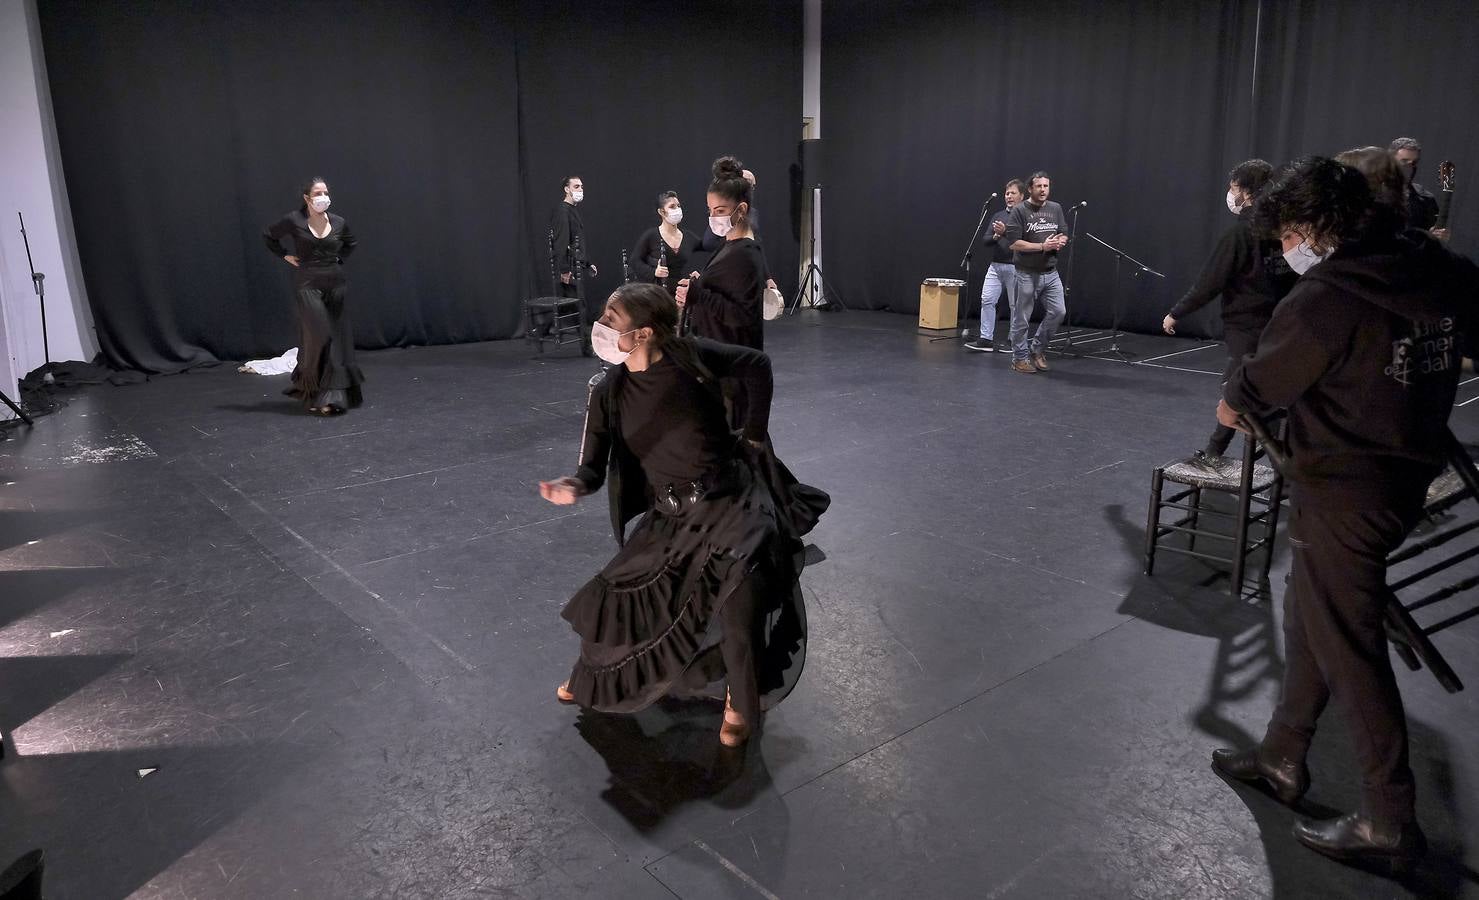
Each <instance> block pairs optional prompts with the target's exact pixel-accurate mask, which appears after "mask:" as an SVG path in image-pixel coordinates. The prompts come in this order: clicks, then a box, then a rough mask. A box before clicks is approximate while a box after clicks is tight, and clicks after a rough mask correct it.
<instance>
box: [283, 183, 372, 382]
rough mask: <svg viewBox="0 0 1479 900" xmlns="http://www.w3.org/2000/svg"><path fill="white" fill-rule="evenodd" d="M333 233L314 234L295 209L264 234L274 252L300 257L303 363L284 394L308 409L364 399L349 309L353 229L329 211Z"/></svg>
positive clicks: (296, 276)
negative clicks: (348, 271) (348, 263)
mask: <svg viewBox="0 0 1479 900" xmlns="http://www.w3.org/2000/svg"><path fill="white" fill-rule="evenodd" d="M328 218H329V233H328V234H327V235H325V236H324V237H319V236H317V235H315V234H314V233H313V232H312V231H311V230H309V228H308V214H307V213H305V212H304V211H303V210H301V209H299V210H294V211H293V212H290V213H288V214H287V215H285V216H283V217H282V218H281V219H279V220H278V221H277V222H275V223H273V225H272V226H271V227H269V228H268V229H267V230H266V231H265V232H263V234H262V239H263V240H264V241H265V242H266V244H267V249H268V250H271V251H272V253H273V255H274V256H277V257H278V258H279V259H280V258H282V257H284V256H289V255H291V256H296V257H297V258H298V265H297V266H296V267H295V268H294V269H293V282H294V290H295V293H296V296H297V300H298V367H297V368H296V369H294V370H293V383H292V386H291V387H289V388H288V389H287V390H286V391H284V393H286V394H287V395H288V396H290V397H297V398H298V399H299V400H300V401H302V403H303V405H304V406H305V407H307V408H310V409H313V408H319V407H325V406H334V407H339V408H340V409H350V408H353V407H356V406H359V405H360V404H361V403H362V402H363V395H362V394H361V392H360V385H361V384H362V383H363V382H364V380H365V376H364V373H363V372H361V371H360V368H359V366H358V365H356V364H355V360H354V329H353V328H351V327H350V324H349V316H348V315H347V314H346V312H345V309H344V301H345V297H346V295H347V293H348V290H349V279H348V278H346V277H345V275H344V260H345V258H347V257H348V256H349V254H350V253H352V252H354V248H355V244H356V243H358V242H357V241H356V240H355V237H354V232H352V231H350V230H349V226H348V225H347V224H346V223H345V222H344V218H343V217H342V216H336V215H334V214H333V213H329V216H328Z"/></svg>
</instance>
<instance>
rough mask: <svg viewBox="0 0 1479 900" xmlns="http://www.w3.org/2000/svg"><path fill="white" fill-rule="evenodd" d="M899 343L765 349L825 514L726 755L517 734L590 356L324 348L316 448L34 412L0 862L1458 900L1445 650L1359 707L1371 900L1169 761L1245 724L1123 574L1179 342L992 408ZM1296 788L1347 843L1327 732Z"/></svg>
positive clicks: (435, 878)
mask: <svg viewBox="0 0 1479 900" xmlns="http://www.w3.org/2000/svg"><path fill="white" fill-rule="evenodd" d="M913 325H914V323H913V322H912V321H911V320H909V319H907V318H905V317H900V316H891V315H887V314H881V313H879V314H870V313H862V312H851V313H845V314H841V315H835V316H823V315H820V314H815V313H812V314H807V315H803V316H801V317H798V318H795V319H787V320H786V321H784V322H780V323H775V324H774V325H772V326H768V328H769V331H770V333H769V334H768V335H767V343H768V344H769V345H770V347H771V349H772V352H773V356H774V359H775V371H776V377H777V391H776V398H777V400H776V407H775V413H774V418H773V423H772V433H773V436H774V440H775V444H776V447H777V448H778V450H779V452H780V454H781V455H782V457H783V458H784V459H785V460H786V461H787V462H788V463H789V464H790V465H791V467H792V468H793V469H794V470H795V471H796V473H797V474H798V476H800V477H801V478H802V479H803V480H806V481H809V482H811V483H813V484H816V485H819V486H821V487H824V488H826V489H827V490H829V491H830V492H831V493H832V496H833V498H834V505H833V507H832V510H831V511H830V512H829V513H828V515H827V516H826V518H825V519H824V520H823V522H822V524H821V526H820V527H819V528H818V529H817V531H816V532H815V533H814V534H813V535H812V540H814V542H815V544H816V545H817V549H818V550H819V551H820V553H814V554H813V556H814V557H817V558H818V561H817V562H816V563H815V564H814V565H813V566H811V567H810V568H809V569H808V570H807V573H806V576H805V582H804V584H805V589H806V595H807V601H808V606H809V610H810V616H811V629H812V643H811V655H810V658H809V664H808V666H807V670H806V673H805V675H804V676H803V678H802V681H801V684H800V687H799V688H798V689H797V691H796V693H795V694H794V695H793V696H792V697H791V698H790V699H789V700H788V701H787V702H786V703H785V704H784V705H782V706H781V707H780V708H779V709H778V710H777V711H775V712H774V713H772V714H771V715H770V717H769V719H768V721H767V722H766V726H765V731H764V733H763V736H762V737H761V738H760V739H758V740H756V741H754V742H753V743H752V745H751V746H750V747H749V748H748V749H747V750H746V751H744V752H741V753H738V754H726V753H721V752H720V748H719V746H718V742H717V739H716V735H717V731H718V726H719V721H720V707H719V704H718V703H717V702H715V703H704V702H686V703H677V702H673V703H665V704H662V705H660V706H658V707H655V708H653V709H650V710H648V711H646V712H644V713H643V714H641V715H639V716H636V717H630V718H620V717H607V716H601V715H596V714H589V713H582V712H580V711H579V710H576V709H572V708H568V707H564V706H560V705H559V704H557V703H556V702H555V699H554V688H555V686H556V685H557V684H559V683H560V681H561V680H562V679H563V678H564V677H565V675H566V674H567V672H568V667H569V664H570V662H571V660H572V658H573V654H574V653H575V650H576V644H575V640H574V638H573V636H572V635H571V634H570V633H569V631H568V628H567V627H566V626H565V624H564V623H563V621H562V620H561V619H560V618H559V610H560V608H561V606H562V604H563V603H564V601H565V599H566V598H567V597H568V596H569V595H570V594H571V592H572V591H573V590H574V589H575V588H576V587H577V586H578V585H579V584H581V583H582V582H583V581H584V580H585V579H586V578H588V577H589V576H590V575H591V574H592V573H593V572H594V571H595V570H596V569H597V568H598V567H599V566H600V565H601V564H602V562H603V561H604V560H605V559H606V558H608V557H609V556H610V554H611V553H612V552H613V549H614V545H613V543H612V540H611V537H610V535H609V532H608V522H607V514H606V506H605V500H604V497H600V498H592V499H591V500H588V501H586V502H584V503H583V504H582V505H579V506H576V507H573V508H566V507H555V506H551V505H548V504H546V503H544V502H542V501H541V500H540V499H539V498H538V496H537V493H536V489H535V482H536V480H538V479H540V478H549V477H554V476H558V475H561V474H567V473H568V472H570V470H571V469H572V468H573V466H574V463H575V458H576V453H577V445H578V439H579V429H580V425H581V415H582V410H583V400H584V384H585V381H586V379H587V378H588V377H589V375H590V374H591V373H592V371H593V365H592V363H591V361H589V360H584V359H581V358H579V357H571V356H569V355H568V354H566V353H550V354H547V355H546V356H545V357H543V358H538V357H535V356H534V354H533V353H532V352H531V351H530V350H529V349H528V348H526V347H524V346H522V345H520V344H516V343H502V344H485V345H470V346H458V347H439V348H431V349H415V350H402V351H385V352H377V353H372V354H366V355H365V357H364V360H363V361H364V363H365V368H366V370H367V372H368V376H369V381H368V383H367V384H366V395H367V400H368V405H367V406H366V407H365V408H363V409H361V410H358V411H356V412H354V413H352V414H350V415H348V416H345V417H342V418H336V419H329V420H325V419H316V418H309V417H306V416H303V415H301V414H299V413H298V412H297V410H296V409H295V407H294V406H293V405H292V404H291V403H290V402H289V401H288V400H287V399H286V398H284V397H282V396H280V393H279V392H280V390H281V388H282V385H283V381H284V379H283V377H273V378H268V377H260V376H251V375H244V374H238V373H237V372H236V371H234V367H232V366H223V367H221V368H220V369H218V370H213V371H202V372H196V373H192V374H187V375H182V376H176V377H171V378H161V379H157V380H155V381H153V382H151V383H149V384H145V385H140V386H133V387H127V388H108V387H102V388H94V389H90V390H88V391H86V392H84V393H79V394H76V395H74V396H73V397H72V399H71V402H70V403H69V405H68V406H67V407H66V408H65V409H63V410H62V411H60V412H59V413H57V414H55V415H53V416H49V417H47V418H44V419H42V420H40V421H38V423H37V425H36V427H35V429H34V430H32V431H30V432H26V431H24V430H21V431H15V432H12V437H11V440H9V441H6V442H0V730H3V731H4V732H5V734H6V748H5V749H6V758H5V760H4V761H3V762H0V865H3V863H4V862H6V861H8V860H9V859H11V858H14V857H16V856H18V855H20V854H21V853H22V852H24V851H26V850H28V849H30V848H32V847H42V848H45V850H46V853H47V856H48V861H49V862H48V873H47V879H48V884H49V886H50V892H49V896H51V897H53V898H86V900H106V898H120V897H125V896H140V897H169V898H174V897H192V898H263V897H274V898H281V897H306V898H340V897H343V898H362V897H427V898H460V897H537V898H546V897H572V898H627V897H631V898H672V897H675V896H676V897H682V898H694V900H699V898H703V900H709V898H723V897H733V898H756V897H785V898H792V897H823V898H831V897H836V898H860V897H888V898H893V897H920V898H935V897H972V898H1008V897H1016V898H1032V900H1037V898H1055V900H1059V898H1079V897H1084V898H1091V897H1092V898H1100V897H1102V898H1175V900H1185V898H1226V897H1270V896H1273V897H1288V898H1307V897H1321V898H1327V897H1407V896H1434V897H1454V896H1469V897H1479V874H1476V869H1479V752H1475V749H1474V748H1475V746H1476V745H1479V700H1476V697H1479V652H1476V651H1479V619H1471V620H1469V621H1468V622H1465V623H1464V624H1463V625H1460V626H1458V627H1456V628H1454V629H1451V630H1449V631H1446V632H1444V633H1442V634H1440V635H1439V636H1438V639H1437V640H1438V644H1439V646H1440V648H1441V649H1443V650H1444V651H1445V652H1446V653H1447V655H1448V657H1449V659H1450V660H1451V661H1452V663H1453V664H1454V667H1455V668H1456V669H1457V670H1458V673H1459V675H1460V677H1462V678H1464V679H1465V680H1466V681H1467V682H1468V683H1469V685H1470V689H1469V690H1468V691H1466V692H1464V693H1461V694H1457V695H1449V694H1446V693H1444V692H1443V691H1442V690H1441V689H1440V688H1439V687H1438V685H1437V684H1436V682H1435V681H1434V680H1433V679H1432V677H1431V676H1430V675H1429V674H1428V673H1427V672H1415V673H1414V672H1407V671H1405V669H1404V670H1402V671H1401V673H1400V676H1399V677H1400V679H1401V683H1402V687H1403V690H1404V693H1405V696H1406V700H1407V703H1408V711H1409V716H1410V719H1411V722H1412V744H1413V765H1414V769H1415V771H1416V773H1417V778H1418V789H1419V798H1420V799H1419V803H1420V814H1421V817H1422V820H1423V822H1424V824H1425V826H1426V828H1427V831H1428V835H1429V838H1430V840H1431V842H1432V844H1433V855H1432V858H1431V859H1430V861H1429V862H1428V863H1427V864H1426V865H1425V866H1424V867H1423V869H1422V870H1421V871H1420V875H1419V877H1418V878H1417V879H1416V881H1415V882H1413V883H1412V884H1409V885H1398V884H1395V883H1393V882H1390V881H1386V880H1383V879H1380V878H1377V877H1375V876H1371V875H1367V874H1363V873H1360V872H1357V871H1353V870H1350V869H1347V868H1343V867H1341V866H1339V865H1336V864H1334V863H1331V862H1328V861H1326V860H1324V859H1322V858H1320V857H1317V856H1315V855H1313V854H1311V853H1309V852H1307V851H1305V850H1303V849H1302V848H1300V847H1299V846H1297V845H1296V844H1295V843H1294V841H1293V839H1292V838H1291V837H1290V836H1289V827H1290V825H1291V824H1292V822H1293V821H1294V817H1293V814H1292V813H1291V812H1289V811H1287V810H1285V809H1283V808H1282V807H1279V806H1278V805H1276V804H1275V803H1274V802H1273V801H1272V800H1270V799H1268V798H1266V797H1264V796H1262V795H1260V794H1258V793H1256V792H1252V791H1238V790H1234V789H1232V788H1230V787H1229V786H1227V785H1226V784H1224V783H1223V782H1222V781H1221V780H1219V779H1218V778H1216V777H1215V776H1214V775H1213V774H1212V772H1211V771H1210V769H1209V766H1208V756H1209V753H1210V752H1211V750H1212V748H1213V747H1217V746H1223V745H1228V744H1243V743H1245V742H1248V741H1250V740H1251V739H1252V738H1253V736H1254V735H1257V734H1259V733H1260V732H1261V730H1262V725H1263V723H1264V721H1265V720H1266V717H1267V715H1268V712H1269V709H1270V705H1271V703H1272V700H1273V696H1274V693H1275V690H1276V686H1277V679H1278V677H1279V670H1280V665H1281V657H1280V652H1279V639H1278V628H1277V625H1278V620H1279V615H1278V612H1277V609H1276V607H1277V603H1275V604H1270V603H1269V602H1268V598H1267V595H1266V594H1265V595H1264V596H1262V597H1259V596H1256V595H1255V596H1249V597H1243V598H1231V597H1229V596H1228V595H1227V582H1226V579H1225V578H1221V577H1219V576H1218V575H1217V573H1216V571H1215V570H1214V569H1212V568H1209V567H1207V566H1205V565H1203V564H1200V563H1195V562H1190V561H1184V560H1180V561H1179V560H1176V559H1174V558H1171V557H1166V558H1165V559H1164V560H1163V562H1162V563H1161V564H1160V565H1159V567H1158V570H1157V574H1156V576H1155V577H1154V578H1148V577H1145V576H1143V575H1142V574H1140V571H1141V564H1142V563H1141V551H1142V542H1143V529H1144V517H1145V509H1146V502H1147V497H1148V490H1149V482H1150V472H1151V469H1152V467H1153V466H1155V465H1156V464H1158V463H1162V462H1165V461H1168V460H1170V459H1172V458H1175V457H1178V456H1183V455H1185V454H1186V453H1187V452H1188V451H1190V450H1191V449H1194V448H1196V447H1199V446H1201V444H1202V443H1203V441H1204V440H1205V437H1206V433H1207V432H1208V430H1209V429H1210V426H1211V424H1212V407H1213V404H1214V402H1215V397H1216V386H1217V379H1216V378H1215V377H1213V374H1212V373H1215V372H1217V371H1219V370H1220V368H1221V362H1222V360H1221V353H1222V351H1221V349H1220V348H1219V347H1216V346H1213V345H1210V344H1199V343H1197V342H1192V341H1186V340H1173V339H1167V338H1160V339H1157V338H1138V339H1133V340H1132V341H1131V344H1132V346H1133V347H1134V348H1135V349H1136V351H1137V353H1138V354H1139V358H1140V359H1142V360H1147V359H1150V358H1151V357H1164V358H1163V359H1162V360H1160V361H1156V362H1154V363H1153V364H1150V365H1124V364H1121V363H1117V362H1111V361H1106V360H1103V359H1080V360H1072V359H1055V366H1054V369H1053V371H1052V372H1051V373H1049V374H1047V375H1036V376H1033V377H1030V378H1029V377H1024V376H1021V375H1015V374H1012V373H1009V372H1008V371H1007V368H1006V366H1007V362H1008V359H1007V357H1006V355H1004V354H976V353H967V352H965V351H963V350H961V349H960V348H959V346H958V344H957V343H955V342H942V343H937V344H931V343H929V342H928V341H926V340H925V339H923V338H920V337H917V336H916V335H914V334H913V333H912V330H913ZM1083 337H1084V338H1085V339H1086V340H1089V341H1092V340H1094V335H1092V334H1088V335H1084V336H1083ZM1091 346H1092V345H1091ZM1168 354H1176V355H1174V356H1169V355H1168ZM1476 389H1479V384H1476V385H1469V386H1466V388H1465V389H1464V390H1465V393H1464V394H1463V395H1462V397H1461V400H1462V399H1467V398H1468V397H1470V396H1472V395H1473V392H1474V390H1476ZM1476 409H1479V404H1476V405H1474V406H1466V407H1463V408H1460V409H1458V410H1456V412H1455V422H1456V428H1457V430H1458V431H1459V434H1460V436H1461V437H1465V438H1472V437H1473V436H1474V433H1475V431H1476V429H1475V428H1474V427H1473V421H1472V420H1473V418H1474V415H1475V414H1474V410H1476ZM822 557H824V558H822ZM1286 567H1287V547H1286V546H1285V545H1283V544H1282V542H1281V545H1280V548H1279V551H1278V554H1277V556H1276V559H1275V562H1274V571H1273V577H1272V579H1271V582H1272V584H1273V586H1274V587H1273V589H1272V593H1273V594H1274V596H1275V598H1277V597H1279V596H1281V595H1282V583H1283V574H1284V571H1285V569H1286ZM1312 764H1313V768H1314V772H1315V787H1314V790H1313V791H1312V792H1311V794H1310V796H1309V798H1308V799H1309V801H1310V802H1311V803H1312V805H1314V806H1315V807H1316V808H1323V809H1346V808H1348V807H1349V806H1350V805H1351V804H1352V803H1353V801H1354V798H1355V788H1354V785H1355V775H1354V766H1353V763H1352V760H1351V754H1350V749H1349V746H1348V744H1347V742H1346V739H1345V731H1344V728H1343V726H1341V725H1340V723H1339V721H1338V719H1337V718H1336V717H1334V716H1332V717H1331V718H1330V719H1329V724H1328V726H1327V727H1326V728H1325V729H1324V731H1323V732H1322V733H1321V735H1320V737H1319V739H1318V741H1317V745H1316V748H1315V752H1314V758H1313V760H1312Z"/></svg>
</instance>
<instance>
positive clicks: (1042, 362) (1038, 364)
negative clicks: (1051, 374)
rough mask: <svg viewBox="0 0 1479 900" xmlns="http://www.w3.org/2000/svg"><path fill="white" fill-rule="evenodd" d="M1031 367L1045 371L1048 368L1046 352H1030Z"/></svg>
mask: <svg viewBox="0 0 1479 900" xmlns="http://www.w3.org/2000/svg"><path fill="white" fill-rule="evenodd" d="M1032 367H1033V368H1034V369H1037V370H1038V371H1039V372H1046V371H1047V370H1048V357H1047V354H1044V353H1034V354H1032Z"/></svg>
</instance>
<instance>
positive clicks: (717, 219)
mask: <svg viewBox="0 0 1479 900" xmlns="http://www.w3.org/2000/svg"><path fill="white" fill-rule="evenodd" d="M709 230H710V231H712V232H714V236H715V237H724V236H725V235H726V234H729V232H731V231H733V230H734V216H709Z"/></svg>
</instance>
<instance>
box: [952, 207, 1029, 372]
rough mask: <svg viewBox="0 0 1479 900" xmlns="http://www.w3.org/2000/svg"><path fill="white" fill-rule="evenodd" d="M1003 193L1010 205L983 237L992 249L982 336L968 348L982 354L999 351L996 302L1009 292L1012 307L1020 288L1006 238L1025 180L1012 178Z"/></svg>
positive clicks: (983, 286) (983, 289)
mask: <svg viewBox="0 0 1479 900" xmlns="http://www.w3.org/2000/svg"><path fill="white" fill-rule="evenodd" d="M1001 195H1002V197H1004V198H1005V199H1006V201H1007V207H1006V209H1003V210H1001V211H999V212H997V213H996V215H994V216H992V217H991V230H990V232H989V233H988V234H986V235H985V236H984V237H982V238H981V240H983V241H985V242H986V244H987V246H989V247H990V248H991V267H990V268H988V269H987V270H986V280H985V281H983V282H982V283H981V336H980V337H979V338H977V339H976V340H974V341H966V343H965V348H966V349H967V350H976V351H978V352H981V353H994V352H995V351H996V341H995V338H996V304H997V303H998V302H999V301H1000V300H1001V295H1002V294H1003V293H1005V294H1006V295H1007V309H1011V308H1012V295H1013V294H1015V293H1016V291H1017V267H1016V266H1014V265H1012V258H1013V257H1012V247H1011V242H1010V241H1008V240H1007V239H1006V232H1007V217H1009V216H1010V215H1011V214H1012V210H1013V209H1015V208H1016V207H1017V205H1018V204H1020V203H1021V202H1022V195H1023V185H1022V182H1021V180H1019V179H1016V178H1013V179H1012V180H1011V181H1008V182H1007V186H1006V187H1004V188H1002V191H1001Z"/></svg>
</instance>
